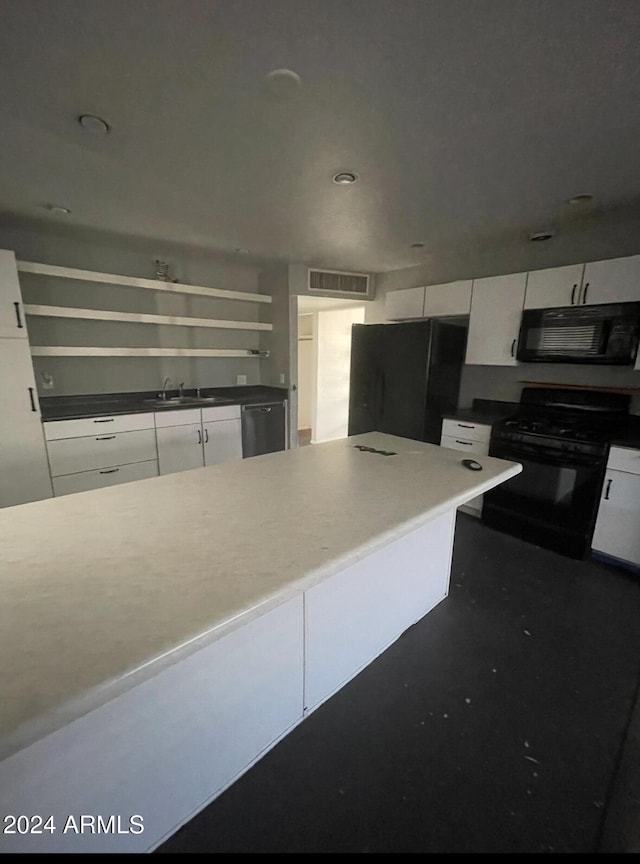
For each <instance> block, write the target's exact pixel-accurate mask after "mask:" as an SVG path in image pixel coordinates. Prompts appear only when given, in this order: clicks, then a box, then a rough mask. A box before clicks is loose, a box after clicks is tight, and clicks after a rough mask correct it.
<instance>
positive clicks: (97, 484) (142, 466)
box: [53, 459, 158, 497]
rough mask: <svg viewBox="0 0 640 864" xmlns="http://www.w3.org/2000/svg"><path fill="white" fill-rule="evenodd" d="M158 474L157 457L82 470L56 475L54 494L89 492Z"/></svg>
mask: <svg viewBox="0 0 640 864" xmlns="http://www.w3.org/2000/svg"><path fill="white" fill-rule="evenodd" d="M157 476H158V462H157V460H155V459H154V460H153V461H152V462H151V461H150V462H136V463H135V464H134V465H121V466H119V467H117V468H103V469H101V470H99V471H81V472H80V473H79V474H67V475H66V476H65V477H54V478H53V494H54V495H55V496H56V497H58V496H60V495H69V494H71V493H72V492H87V491H88V490H89V489H100V488H102V487H103V486H115V485H116V484H118V483H129V482H131V481H132V480H146V479H147V477H157Z"/></svg>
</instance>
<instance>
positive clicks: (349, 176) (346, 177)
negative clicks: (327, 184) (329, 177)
mask: <svg viewBox="0 0 640 864" xmlns="http://www.w3.org/2000/svg"><path fill="white" fill-rule="evenodd" d="M357 179H358V175H357V174H356V173H355V171H339V172H338V173H337V174H334V177H333V182H334V183H337V184H338V186H350V185H351V184H352V183H355V182H356V180H357Z"/></svg>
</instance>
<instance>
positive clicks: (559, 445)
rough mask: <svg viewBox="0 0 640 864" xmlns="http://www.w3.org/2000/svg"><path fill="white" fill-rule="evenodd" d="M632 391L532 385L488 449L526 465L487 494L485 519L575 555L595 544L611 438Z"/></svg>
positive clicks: (622, 420) (498, 425)
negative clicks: (592, 540) (594, 539)
mask: <svg viewBox="0 0 640 864" xmlns="http://www.w3.org/2000/svg"><path fill="white" fill-rule="evenodd" d="M630 399H631V397H630V396H626V395H623V394H619V393H603V392H599V391H586V390H570V389H564V388H546V387H525V388H524V390H523V391H522V396H521V399H520V407H519V410H518V411H517V412H516V413H515V414H514V415H512V416H511V417H507V418H506V419H505V420H502V421H500V422H498V423H496V424H494V426H493V429H492V432H491V441H490V445H489V455H490V456H497V457H499V458H502V459H510V460H512V461H514V462H520V463H521V464H522V467H523V470H522V473H521V474H519V475H518V476H517V477H513V478H512V479H511V480H507V482H506V483H503V484H502V485H501V486H498V487H496V488H495V489H492V490H491V491H490V492H488V493H486V495H485V497H484V505H483V510H482V518H483V521H484V522H486V524H487V525H490V526H492V527H494V528H498V529H499V530H501V531H505V532H507V533H509V534H513V535H515V536H517V537H521V538H522V539H524V540H529V541H531V542H533V543H536V544H537V545H539V546H544V547H546V548H549V549H554V550H555V551H557V552H560V553H562V554H564V555H567V556H569V557H571V558H583V557H584V556H585V555H586V554H587V552H588V551H589V549H590V548H591V536H592V534H593V528H594V525H595V520H596V516H597V512H598V504H599V501H600V492H601V489H602V481H603V478H604V473H605V468H606V462H607V454H608V451H609V441H610V440H611V437H612V436H613V435H615V434H616V432H619V431H620V430H621V429H622V428H623V427H624V424H625V423H626V421H627V418H628V413H629V404H630Z"/></svg>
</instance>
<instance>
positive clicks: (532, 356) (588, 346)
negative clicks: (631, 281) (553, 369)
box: [516, 303, 640, 366]
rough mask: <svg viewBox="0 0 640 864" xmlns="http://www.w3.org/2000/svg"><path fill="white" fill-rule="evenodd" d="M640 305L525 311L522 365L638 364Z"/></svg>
mask: <svg viewBox="0 0 640 864" xmlns="http://www.w3.org/2000/svg"><path fill="white" fill-rule="evenodd" d="M639 335H640V303H611V304H605V305H602V306H563V307H560V308H557V309H525V310H524V312H523V313H522V322H521V324H520V335H519V338H518V350H517V353H516V357H517V359H518V360H521V361H522V362H523V363H598V364H602V365H612V366H629V365H632V364H633V363H634V362H635V359H636V354H637V353H638V337H639Z"/></svg>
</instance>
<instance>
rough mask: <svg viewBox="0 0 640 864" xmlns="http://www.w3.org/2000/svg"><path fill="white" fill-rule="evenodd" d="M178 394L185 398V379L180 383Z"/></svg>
mask: <svg viewBox="0 0 640 864" xmlns="http://www.w3.org/2000/svg"><path fill="white" fill-rule="evenodd" d="M178 396H179V397H180V398H181V399H183V398H184V381H181V382H180V383H179V384H178Z"/></svg>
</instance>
